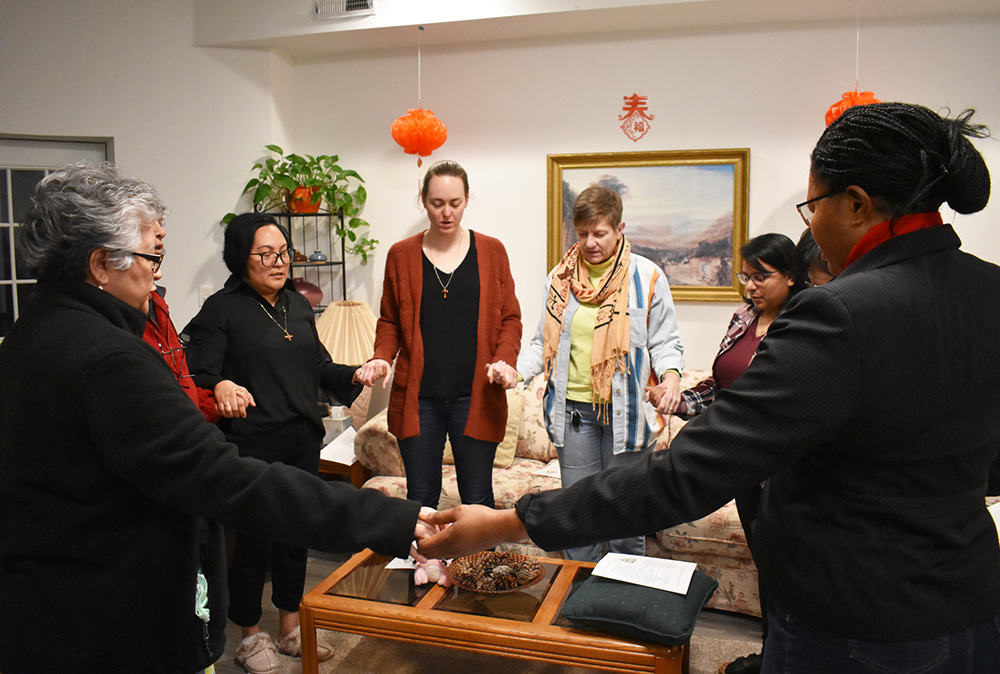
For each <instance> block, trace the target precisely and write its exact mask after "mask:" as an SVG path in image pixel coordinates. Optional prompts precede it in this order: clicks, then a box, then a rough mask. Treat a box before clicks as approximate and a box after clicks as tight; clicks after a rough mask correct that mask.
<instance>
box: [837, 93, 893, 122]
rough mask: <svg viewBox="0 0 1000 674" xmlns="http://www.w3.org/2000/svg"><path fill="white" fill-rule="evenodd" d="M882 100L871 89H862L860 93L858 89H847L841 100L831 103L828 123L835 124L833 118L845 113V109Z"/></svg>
mask: <svg viewBox="0 0 1000 674" xmlns="http://www.w3.org/2000/svg"><path fill="white" fill-rule="evenodd" d="M881 102H882V101H880V100H879V99H877V98H875V94H873V93H872V92H870V91H862V92H860V93H858V91H857V89H855V90H854V91H845V92H844V95H843V96H841V97H840V100H839V101H837V102H836V103H834V104H833V105H831V106H830V109H829V110H827V111H826V125H827V126H830V125H831V124H833V120H835V119H837V118H838V117H840V116H841V115H842V114H843V113H844V110H847V109H848V108H853V107H854V106H855V105H868V104H869V103H881Z"/></svg>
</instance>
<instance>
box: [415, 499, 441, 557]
mask: <svg viewBox="0 0 1000 674" xmlns="http://www.w3.org/2000/svg"><path fill="white" fill-rule="evenodd" d="M436 512H437V511H435V510H434V509H433V508H428V507H427V506H424V507H423V508H421V509H420V513H419V515H418V516H417V524H416V526H414V528H413V545H411V546H410V557H413V559H415V560H417V561H418V562H420V563H421V564H426V563H427V557H425V556H424V555H423V554H421V552H420V542H421V541H423V540H425V539H427V538H430V537H431V536H433V535H434V534H436V533H437V532H438V527H437V525H436V524H431V523H429V522H427V521H426V519H425V518H427V517H429V516H431V515H434V514H435V513H436Z"/></svg>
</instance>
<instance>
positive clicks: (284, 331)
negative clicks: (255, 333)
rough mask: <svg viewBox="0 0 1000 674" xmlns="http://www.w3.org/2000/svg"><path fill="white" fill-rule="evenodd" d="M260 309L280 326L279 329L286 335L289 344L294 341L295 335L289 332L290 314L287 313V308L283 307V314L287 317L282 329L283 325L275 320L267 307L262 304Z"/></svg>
mask: <svg viewBox="0 0 1000 674" xmlns="http://www.w3.org/2000/svg"><path fill="white" fill-rule="evenodd" d="M257 304H260V302H258V303H257ZM260 308H261V310H262V311H263V312H264V313H265V314H267V317H268V318H270V319H271V321H272V322H273V323H274V324H275V325H277V326H278V329H279V330H281V331H282V332H283V333H285V339H287V340H288V341H289V342H290V341H292V336H293V335H292V334H291V333H290V332H288V312H287V311H285V307H281V313H282V314H283V315H284V317H285V327H281V323H279V322H278V321H276V320H275V319H274V316H272V315H271V312H270V311H268V310H267V307H265V306H264V305H263V304H260Z"/></svg>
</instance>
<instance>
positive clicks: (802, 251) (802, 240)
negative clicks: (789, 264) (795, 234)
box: [795, 227, 833, 288]
mask: <svg viewBox="0 0 1000 674" xmlns="http://www.w3.org/2000/svg"><path fill="white" fill-rule="evenodd" d="M795 259H796V260H798V263H799V273H801V274H803V275H804V276H805V277H806V278H808V279H809V286H810V287H812V288H815V287H816V286H821V285H823V284H824V283H829V282H830V281H832V280H833V274H831V273H830V269H829V267H827V266H826V260H824V259H823V251H821V250H820V249H819V246H817V245H816V239H814V238H813V235H812V230H811V229H809V228H808V227H806V228H805V229H804V230H802V234H801V235H800V236H799V242H798V243H797V244H795Z"/></svg>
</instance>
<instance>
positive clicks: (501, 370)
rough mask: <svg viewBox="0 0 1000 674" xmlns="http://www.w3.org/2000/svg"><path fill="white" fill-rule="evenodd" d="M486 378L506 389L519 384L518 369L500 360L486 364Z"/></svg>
mask: <svg viewBox="0 0 1000 674" xmlns="http://www.w3.org/2000/svg"><path fill="white" fill-rule="evenodd" d="M486 379H487V381H489V382H490V383H491V384H500V386H502V387H504V388H505V389H507V388H514V387H515V386H517V370H515V369H514V368H512V367H511V366H510V365H508V364H507V363H505V362H504V361H502V360H498V361H496V362H495V363H490V364H489V365H487V366H486Z"/></svg>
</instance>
